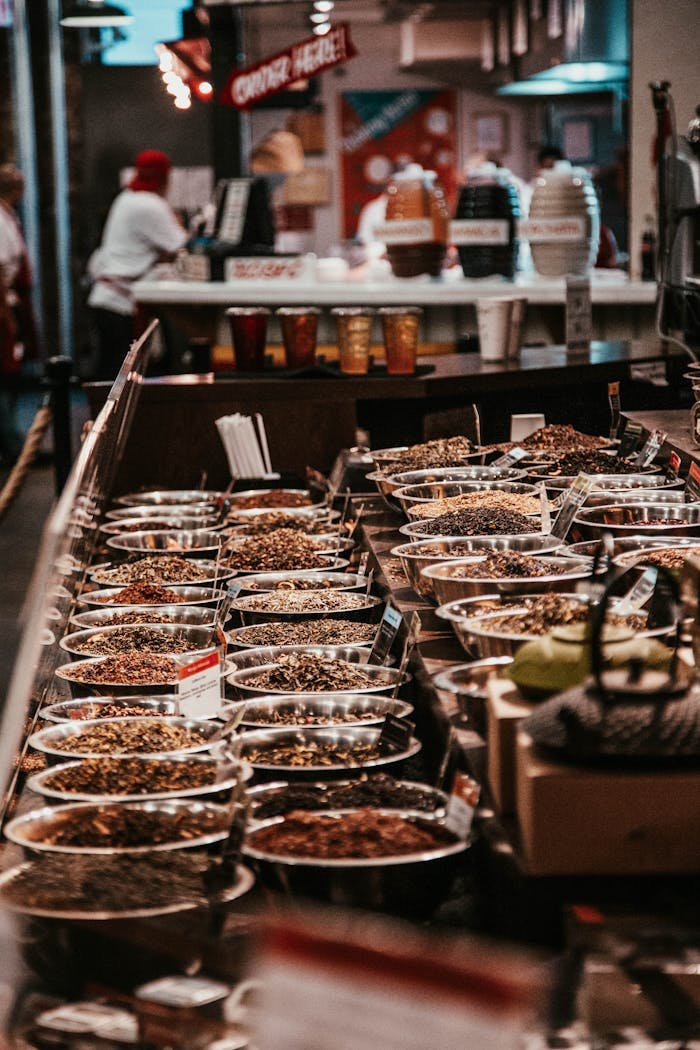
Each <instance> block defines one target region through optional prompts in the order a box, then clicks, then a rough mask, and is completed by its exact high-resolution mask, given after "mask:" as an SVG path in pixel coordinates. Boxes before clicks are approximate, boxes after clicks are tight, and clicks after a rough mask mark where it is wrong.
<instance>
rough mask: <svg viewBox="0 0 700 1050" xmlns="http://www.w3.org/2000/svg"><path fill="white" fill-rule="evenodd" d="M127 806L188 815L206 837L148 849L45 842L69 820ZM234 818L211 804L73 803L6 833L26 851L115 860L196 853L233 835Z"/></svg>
mask: <svg viewBox="0 0 700 1050" xmlns="http://www.w3.org/2000/svg"><path fill="white" fill-rule="evenodd" d="M124 806H126V807H127V808H128V809H129V810H137V811H139V812H145V813H163V814H177V813H181V812H183V811H184V812H186V813H188V814H189V815H191V816H200V817H201V819H202V834H201V835H197V837H196V838H190V839H181V840H172V841H170V842H160V843H157V844H154V845H148V846H54V845H51V844H50V843H48V842H46V841H44V840H43V839H41V838H40V837H38V836H40V835H41V834H42V833H43V834H48V833H49V832H50V830H51V828H56V827H60V825H61V824H62V823H65V821H66V819H71V818H72V819H76V818H80V817H83V818H88V817H89V816H90V815H93V814H94V815H98V814H99V815H101V816H103V817H104V818H105V819H109V815H110V814H111V813H115V812H118V811H119V810H120V808H121V807H124ZM229 824H230V818H229V815H228V808H227V807H226V806H216V805H214V804H213V803H211V802H192V801H191V800H190V799H184V800H181V801H178V800H172V801H170V802H128V803H114V802H106V803H99V804H97V803H94V802H73V803H70V804H68V805H66V806H45V807H44V808H43V809H34V810H31V811H30V812H29V813H26V814H25V815H24V816H21V817H15V818H14V820H11V821H10V822H9V823H8V824H6V825H5V827H4V829H3V830H4V833H5V835H6V836H7V838H8V839H9V840H10V842H15V843H16V844H17V845H18V846H22V847H23V849H25V850H46V851H47V852H49V853H77V854H83V855H84V854H98V855H104V856H115V855H117V854H124V853H150V852H151V851H152V850H156V851H159V852H160V851H162V850H174V849H195V848H198V847H201V846H207V845H209V844H210V843H212V842H220V841H221V840H222V839H225V838H226V836H227V835H228V832H229Z"/></svg>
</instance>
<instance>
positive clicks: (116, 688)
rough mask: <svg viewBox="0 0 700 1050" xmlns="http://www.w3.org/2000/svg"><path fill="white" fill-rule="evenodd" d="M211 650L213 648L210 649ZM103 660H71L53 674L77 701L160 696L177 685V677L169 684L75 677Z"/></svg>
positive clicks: (180, 658) (181, 659)
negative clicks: (109, 697)
mask: <svg viewBox="0 0 700 1050" xmlns="http://www.w3.org/2000/svg"><path fill="white" fill-rule="evenodd" d="M211 648H213V647H211ZM105 659H107V658H106V657H104V656H97V657H93V658H91V659H83V660H73V662H72V663H68V664H63V665H62V666H61V667H57V668H56V669H55V670H54V674H55V675H56V677H57V678H60V679H61V681H64V682H67V683H68V687H69V689H70V691H71V694H72V696H73V697H74V698H75V699H76V700H77V699H80V698H81V697H85V696H90V695H94V696H111V695H112V694H113V693H123V694H124V696H138V695H139V694H141V693H149V694H150V695H151V696H161V695H162V694H163V693H172V692H173V691H174V686H176V685H177V681H178V679H177V676H175V678H173V679H171V681H169V682H138V683H136V682H134V683H130V682H124V681H113V682H83V681H81V680H80V679H79V678H77V677H76V674H77V673H78V672H79V671H80V670H81V669H82V668H83V667H92V666H97V665H99V664H101V663H102V662H103V661H104V660H105ZM170 659H172V660H175V661H176V663H178V664H180V665H184V664H186V663H189V662H191V661H192V659H196V656H195V657H193V656H191V655H190V654H187V655H186V656H172V657H170Z"/></svg>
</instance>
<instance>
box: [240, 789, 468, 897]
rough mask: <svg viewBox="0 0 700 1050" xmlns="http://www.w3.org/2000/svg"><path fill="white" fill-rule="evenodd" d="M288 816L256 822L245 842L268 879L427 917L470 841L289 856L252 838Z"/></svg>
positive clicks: (308, 892)
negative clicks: (355, 854) (389, 851)
mask: <svg viewBox="0 0 700 1050" xmlns="http://www.w3.org/2000/svg"><path fill="white" fill-rule="evenodd" d="M342 812H348V811H347V810H346V811H338V810H336V811H334V810H327V811H325V812H324V814H323V815H324V816H340V814H341V813H342ZM379 812H387V813H389V814H391V815H392V816H397V815H401V816H405V817H407V818H412V819H420V820H421V821H422V822H430V819H431V818H429V817H428V818H426V817H424V816H421V817H420V818H416V816H415V814H413V813H411V812H410V811H404V810H396V809H394V810H386V811H385V810H379ZM432 819H433V820H435V818H432ZM283 820H284V817H272V818H271V819H270V820H266V821H261V822H260V823H259V824H256V825H254V827H253V828H252V829H251V831H250V832H249V835H248V838H247V839H246V841H245V842H244V845H243V852H244V854H245V855H246V856H248V857H250V858H252V859H254V860H255V862H256V867H257V868H258V870H259V873H260V877H261V879H262V880H263V882H265V883H266V884H268V885H270V886H272V887H274V888H276V889H280V890H282V889H284V891H285V892H286V893H290V892H291V893H292V894H299V895H301V896H303V897H314V898H317V899H320V900H323V901H328V902H332V903H336V904H337V903H340V902H341V901H342V903H343V904H344V905H345V906H349V905H352V906H355V907H362V908H365V909H379V910H381V911H382V912H390V913H393V914H397V915H404V916H410V917H412V918H417V917H419V918H427V917H428V916H430V915H431V914H432V913H433V912H434V911H435V910H436V908H437V907H438V906H439V905H440V904H442V903H443V901H444V900H445V899H446V898H447V896H448V894H449V892H450V889H451V887H452V884H453V882H454V879H455V877H456V875H457V872H458V871H459V869H460V867H461V864H462V861H463V854H464V852H465V850H466V849H467V845H468V843H467V842H466V841H464V840H462V839H457V840H456V841H455V842H454V843H446V844H445V845H444V846H442V847H440V848H436V849H433V850H430V851H424V852H421V853H413V854H408V855H404V856H398V857H397V856H392V857H375V858H362V859H343V860H326V859H323V860H322V859H317V858H314V857H308V858H305V857H290V856H284V855H277V854H273V853H267V852H264V851H262V850H259V849H256V848H255V846H254V845H253V844H252V842H251V835H252V833H253V831H254V830H256V829H258V830H259V829H261V828H264V827H270V826H271V825H273V824H277V823H281V822H282V821H283Z"/></svg>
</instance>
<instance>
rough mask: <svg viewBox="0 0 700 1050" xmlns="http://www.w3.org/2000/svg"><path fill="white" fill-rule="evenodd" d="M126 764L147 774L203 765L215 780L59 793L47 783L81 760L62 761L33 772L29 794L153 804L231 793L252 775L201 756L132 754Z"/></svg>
mask: <svg viewBox="0 0 700 1050" xmlns="http://www.w3.org/2000/svg"><path fill="white" fill-rule="evenodd" d="M107 757H109V756H107ZM129 761H130V762H138V763H139V765H141V766H142V768H143V769H144V771H145V772H146V774H147V773H148V771H149V770H150V769H153V770H155V769H157V767H158V766H160V765H162V764H163V763H165V762H167V763H168V764H169V765H171V764H175V765H178V764H179V765H182V764H183V763H185V762H187V763H190V762H194V763H196V764H197V765H202V766H205V767H206V768H207V769H211V770H212V771H213V772H214V773H215V774H217V777H216V779H215V780H213V781H212V783H211V784H202V785H201V786H200V787H189V788H186V787H184V788H173V789H171V790H169V791H153V792H151V791H148V792H146V791H144V792H139V793H138V794H131V795H129V794H121V793H120V792H119V790H118V788H117V784H111V785H110V787H113V788H114V790H113V791H110V792H109V794H107V795H105V794H104V793H102V794H90V793H88V792H80V791H62V790H60V789H59V788H55V787H51V784H50V781H51V780H52V779H53V778H54V777H55V776H57V775H58V774H59V773H62V772H64V771H65V770H71V769H78V768H80V766H81V764H82V763H81V762H80V761H74V762H62V763H61V764H60V765H57V766H51V767H50V768H49V769H43V770H42V771H41V773H34V774H33V775H32V776H31V777H30V778H29V779H28V780H27V787H28V788H29V790H30V791H34V792H36V794H37V795H42V796H43V797H44V798H49V799H55V800H56V801H59V802H106V801H109V802H152V801H156V800H158V799H166V798H196V797H197V796H200V795H215V794H218V793H221V792H222V791H230V790H231V788H233V787H234V786H235V785H236V784H238V783H239V782H240V781H241V780H248V779H250V777H251V776H252V774H253V770H252V768H251V767H250V766H241V767H240V769H239V768H234V767H231V766H228V767H225V766H221V764H220V763H219V762H217V760H216V759H214V758H212V757H211V756H210V755H201V754H193V755H168V756H167V758H150V757H149V758H144V757H143V756H141V755H138V756H133V755H132V756H131V757H130V759H129ZM219 772H220V776H219Z"/></svg>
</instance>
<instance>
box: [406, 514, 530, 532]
mask: <svg viewBox="0 0 700 1050" xmlns="http://www.w3.org/2000/svg"><path fill="white" fill-rule="evenodd" d="M538 527H539V523H537V522H535V520H534V519H533V518H526V517H525V515H524V514H518V513H517V511H513V510H495V509H494V510H477V509H474V508H471V509H467V510H453V511H450V513H449V514H441V515H440V516H439V517H437V518H431V519H430V520H429V521H423V522H420V523H419V524H418V525H416V531H417V532H420V533H421V535H423V534H425V535H426V536H515V535H521V534H522V533H526V532H537V531H538Z"/></svg>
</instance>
